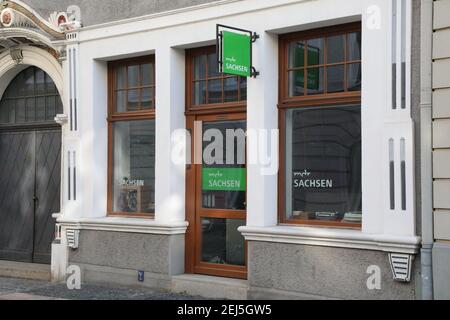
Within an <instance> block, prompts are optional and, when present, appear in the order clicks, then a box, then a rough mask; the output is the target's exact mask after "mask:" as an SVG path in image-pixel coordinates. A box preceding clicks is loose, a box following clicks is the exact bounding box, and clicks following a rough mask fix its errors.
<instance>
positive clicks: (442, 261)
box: [433, 243, 450, 300]
mask: <svg viewBox="0 0 450 320" xmlns="http://www.w3.org/2000/svg"><path fill="white" fill-rule="evenodd" d="M433 280H434V298H435V299H436V300H449V299H450V244H449V243H436V244H435V245H434V248H433Z"/></svg>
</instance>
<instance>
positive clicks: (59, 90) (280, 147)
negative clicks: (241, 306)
mask: <svg viewBox="0 0 450 320" xmlns="http://www.w3.org/2000/svg"><path fill="white" fill-rule="evenodd" d="M449 4H450V1H448V0H440V1H431V0H430V1H426V0H423V1H419V0H377V1H373V0H372V1H368V0H367V1H366V0H362V1H361V0H346V1H343V0H318V1H304V0H276V1H261V0H259V1H256V0H221V1H165V2H164V1H103V0H98V1H91V2H90V3H88V2H85V1H75V0H73V1H58V3H57V5H56V6H60V8H55V4H54V3H53V2H51V1H32V0H29V1H18V0H4V1H2V2H0V9H1V10H0V11H1V14H0V101H1V102H0V119H1V121H0V123H1V124H0V141H1V147H0V148H1V149H0V157H2V159H4V161H2V163H3V164H4V165H3V167H2V169H1V170H3V172H4V175H2V177H5V178H1V179H3V180H1V181H0V195H1V196H2V200H1V201H2V202H0V221H1V225H0V230H2V234H0V260H13V261H25V262H33V263H50V264H51V271H52V278H53V280H54V281H65V279H66V276H67V270H68V268H69V267H71V266H78V267H80V268H81V274H82V279H83V281H84V282H86V283H90V282H95V283H102V282H103V283H118V284H123V285H143V286H148V287H152V288H157V289H163V290H173V291H177V292H190V293H193V294H200V295H205V296H209V297H218V298H225V297H226V298H250V299H257V298H269V299H272V298H289V299H304V298H337V299H422V298H426V299H429V298H432V297H433V295H435V296H436V297H437V298H448V297H449V292H450V284H449V283H448V281H447V280H448V279H450V277H448V268H446V267H445V266H446V265H448V263H447V262H448V260H449V255H448V252H449V250H448V248H447V247H448V245H447V243H446V241H448V240H449V238H448V234H449V232H450V231H449V230H450V226H449V224H448V221H447V220H448V219H447V217H446V214H447V213H446V210H448V209H449V206H448V203H447V202H448V200H447V197H446V195H447V194H448V193H449V191H450V190H449V188H450V187H449V186H448V183H447V181H446V179H448V178H450V176H448V174H447V173H446V172H448V161H447V160H448V159H447V158H448V157H447V156H446V152H447V151H446V148H450V146H449V145H448V143H447V142H448V141H447V140H448V122H446V121H447V120H446V116H447V115H446V108H447V107H448V103H449V102H448V101H449V95H448V93H447V89H446V88H447V87H448V81H447V80H448V79H447V78H448V77H447V74H448V72H446V70H447V69H448V67H447V65H448V64H447V62H448V61H447V58H446V57H449V52H448V51H449V48H448V47H449V46H448V43H450V41H449V39H448V37H447V34H448V32H447V31H448V30H447V29H448V21H447V20H448V19H447V15H446V14H445V13H446V10H447V11H448V9H449ZM433 7H434V8H435V10H433ZM436 7H437V8H438V9H437V10H436ZM55 10H56V12H55ZM433 12H434V15H433ZM446 19H447V20H446ZM433 21H434V22H433ZM218 24H220V25H222V26H229V27H235V28H239V29H242V30H249V31H251V35H252V38H253V39H252V40H253V43H252V65H253V66H254V67H255V71H258V74H255V75H254V76H252V77H245V76H242V75H227V74H224V73H221V72H220V68H219V67H220V63H221V61H220V54H219V58H218V54H217V52H220V50H218V46H217V43H216V39H217V33H218V30H219V31H220V30H221V29H220V28H219V29H218V28H217V25H218ZM229 27H223V28H224V30H232V29H230V28H229ZM240 32H242V31H240ZM433 32H434V35H433ZM219 33H220V32H219ZM220 34H221V35H222V37H223V35H224V33H220ZM432 60H433V61H432ZM222 63H223V61H222ZM432 64H433V65H432ZM432 68H433V72H432ZM446 77H447V78H446ZM427 81H429V82H427ZM446 81H447V82H446ZM432 88H433V89H435V90H433V91H432V90H431V89H432ZM447 111H448V110H447ZM427 112H428V113H427ZM431 113H432V114H431ZM447 114H448V112H447ZM432 117H433V119H434V122H433V124H432ZM53 119H55V120H53ZM432 126H433V129H432ZM432 131H433V135H432ZM446 157H447V158H446ZM433 162H434V163H433ZM433 179H434V180H433ZM30 181H32V183H31V182H30ZM433 189H434V192H433ZM432 199H434V203H433V201H432ZM433 215H434V217H433ZM19 217H20V218H19ZM54 229H55V230H56V232H55V233H56V234H55V236H53V230H54ZM31 235H32V236H31ZM435 240H438V241H437V243H435ZM69 269H70V268H69ZM433 275H437V276H435V277H434V286H433ZM438 279H439V280H438ZM446 281H447V282H446ZM211 284H216V286H211ZM433 287H434V288H433Z"/></svg>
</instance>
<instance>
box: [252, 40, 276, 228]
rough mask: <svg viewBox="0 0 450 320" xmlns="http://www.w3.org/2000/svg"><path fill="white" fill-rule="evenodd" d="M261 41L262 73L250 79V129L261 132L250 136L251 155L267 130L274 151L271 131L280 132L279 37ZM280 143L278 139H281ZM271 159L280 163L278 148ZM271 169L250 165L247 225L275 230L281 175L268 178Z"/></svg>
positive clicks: (257, 53) (257, 50) (257, 51)
mask: <svg viewBox="0 0 450 320" xmlns="http://www.w3.org/2000/svg"><path fill="white" fill-rule="evenodd" d="M260 36H261V38H260V39H258V40H257V41H256V42H255V43H254V47H253V65H254V66H255V67H256V69H257V70H258V71H260V72H261V75H259V76H258V77H257V78H256V79H254V78H252V79H249V80H248V92H247V129H248V130H257V132H258V139H256V137H255V136H254V135H253V134H250V135H249V137H248V152H249V153H250V152H252V150H258V152H259V151H260V149H261V148H260V142H259V140H261V139H260V138H261V137H263V136H261V135H260V133H261V132H262V131H263V130H267V131H266V133H267V135H266V137H267V138H265V139H264V140H265V141H264V143H265V144H266V146H267V150H268V151H269V150H270V146H271V142H270V140H266V139H268V138H270V137H271V130H276V129H278V111H277V103H278V81H276V79H278V37H277V36H276V35H271V34H268V33H260ZM277 141H278V139H277ZM268 155H269V156H271V157H272V161H276V162H277V163H278V149H277V150H274V151H273V152H272V154H270V151H269V154H268ZM266 170H267V166H265V165H263V164H262V163H261V157H260V156H259V155H258V163H256V164H255V163H253V164H252V163H249V165H248V173H247V181H248V183H247V184H248V186H247V225H248V226H252V227H271V226H276V225H277V221H278V219H277V210H278V208H277V194H278V188H277V181H278V180H277V173H278V170H275V172H274V173H273V174H271V175H264V171H266Z"/></svg>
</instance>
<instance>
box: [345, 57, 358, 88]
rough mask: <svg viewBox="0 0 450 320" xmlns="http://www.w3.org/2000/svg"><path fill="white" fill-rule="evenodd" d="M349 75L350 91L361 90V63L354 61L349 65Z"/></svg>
mask: <svg viewBox="0 0 450 320" xmlns="http://www.w3.org/2000/svg"><path fill="white" fill-rule="evenodd" d="M347 69H348V75H347V81H348V91H360V90H361V76H362V72H361V64H360V63H352V64H349V65H347Z"/></svg>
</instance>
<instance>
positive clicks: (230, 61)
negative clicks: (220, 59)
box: [225, 57, 248, 73]
mask: <svg viewBox="0 0 450 320" xmlns="http://www.w3.org/2000/svg"><path fill="white" fill-rule="evenodd" d="M225 60H226V62H225V67H226V69H228V70H233V71H239V72H246V73H247V72H248V68H247V67H246V66H241V65H238V64H236V63H235V62H236V59H235V58H234V57H231V58H225Z"/></svg>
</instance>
